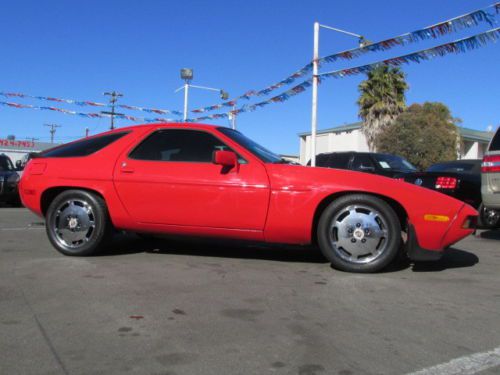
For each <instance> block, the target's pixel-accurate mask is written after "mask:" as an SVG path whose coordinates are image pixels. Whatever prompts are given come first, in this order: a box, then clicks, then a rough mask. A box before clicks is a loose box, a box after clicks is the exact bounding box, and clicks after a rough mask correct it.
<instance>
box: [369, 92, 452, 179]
mask: <svg viewBox="0 0 500 375" xmlns="http://www.w3.org/2000/svg"><path fill="white" fill-rule="evenodd" d="M457 121H459V120H458V119H456V118H453V117H452V116H451V113H450V110H449V109H448V107H447V106H446V105H444V104H442V103H429V102H426V103H424V104H423V105H420V104H412V105H411V106H410V107H408V109H407V110H406V111H405V112H403V113H402V114H401V115H399V117H398V118H397V119H396V121H395V122H394V123H393V124H392V125H391V126H389V127H386V128H384V129H383V130H382V132H381V133H380V134H379V135H378V137H377V139H376V145H377V149H378V151H380V152H387V153H390V154H396V155H400V156H403V157H404V158H406V159H407V160H408V161H410V162H411V163H412V164H413V165H415V166H416V167H418V168H420V169H425V168H427V167H429V166H430V165H431V164H434V163H437V162H441V161H446V160H455V159H456V158H457V148H458V145H459V133H458V128H457V126H456V125H455V124H456V122H457Z"/></svg>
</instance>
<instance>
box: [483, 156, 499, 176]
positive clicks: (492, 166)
mask: <svg viewBox="0 0 500 375" xmlns="http://www.w3.org/2000/svg"><path fill="white" fill-rule="evenodd" d="M481 172H483V173H491V172H500V155H490V156H485V157H483V163H482V164H481Z"/></svg>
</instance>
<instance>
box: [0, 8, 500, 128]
mask: <svg viewBox="0 0 500 375" xmlns="http://www.w3.org/2000/svg"><path fill="white" fill-rule="evenodd" d="M492 9H493V10H494V13H490V11H491V10H492ZM498 14H500V2H497V3H495V4H493V5H490V6H488V7H486V8H484V9H480V10H476V11H474V12H470V13H467V14H465V15H462V16H459V17H455V18H452V19H450V20H447V21H443V22H440V23H437V24H435V25H432V26H428V27H426V28H423V29H420V30H416V31H413V32H410V33H406V34H402V35H399V36H396V37H394V38H390V39H386V40H383V41H380V42H377V43H373V44H370V45H367V46H364V47H359V48H354V49H351V50H347V51H343V52H339V53H335V54H332V55H329V56H326V57H323V58H320V59H319V61H318V62H319V63H320V64H321V63H331V62H335V61H337V60H339V59H344V60H352V59H354V58H357V57H359V56H361V55H363V54H365V53H368V52H377V51H385V50H388V49H391V48H393V47H396V46H405V45H407V44H411V43H415V42H418V41H421V40H426V39H435V38H438V37H440V36H443V35H446V34H450V33H452V32H456V31H459V30H462V29H464V28H469V27H473V26H477V25H479V24H480V23H483V22H485V23H487V24H489V25H494V24H496V19H495V16H496V15H498ZM499 38H500V28H494V29H491V30H488V31H486V32H483V33H480V34H477V35H474V36H471V37H468V38H463V39H459V40H456V41H454V42H450V43H446V44H442V45H439V46H436V47H433V48H429V49H425V50H421V51H417V52H414V53H410V54H406V55H402V56H398V57H394V58H391V59H387V60H384V61H380V62H376V63H372V64H367V65H362V66H357V67H353V68H347V69H342V70H336V71H331V72H327V73H322V74H319V77H320V78H342V77H346V76H352V75H356V74H361V73H367V72H369V71H370V70H372V69H374V68H375V67H377V66H380V65H391V66H400V65H403V64H409V63H412V62H414V63H420V62H422V61H426V60H429V59H432V58H435V57H440V56H445V55H447V54H450V53H456V54H457V53H465V52H467V51H469V50H473V49H477V48H480V47H482V46H484V45H485V44H487V43H490V42H496V41H497V40H498V39H499ZM312 68H313V63H312V62H311V63H309V64H307V65H305V66H304V67H303V68H301V69H299V70H297V71H296V72H294V73H293V74H292V75H290V76H289V77H287V78H285V79H284V80H281V81H279V82H277V83H275V84H273V85H270V86H268V87H266V88H265V89H262V90H259V91H254V90H251V91H247V92H246V93H245V94H243V95H240V96H238V97H236V98H234V99H232V100H230V101H227V102H224V103H220V104H216V105H212V106H207V107H204V108H198V109H194V110H192V112H194V113H204V112H208V111H213V110H216V109H221V108H223V107H233V109H232V110H230V111H229V112H227V113H215V114H211V115H205V116H201V117H198V118H195V119H190V120H188V121H190V122H195V121H204V120H213V119H221V118H227V117H229V116H231V115H237V114H239V113H243V112H252V111H255V110H256V109H258V108H262V107H264V106H266V105H269V104H271V103H280V102H284V101H286V100H288V99H290V98H291V97H293V96H296V95H298V94H300V93H302V92H304V91H306V89H307V88H308V87H310V86H311V85H312V78H310V79H307V80H305V81H303V82H301V83H300V84H298V85H295V86H294V87H292V88H290V89H289V90H287V91H285V92H283V93H281V94H279V95H276V96H274V97H271V98H270V99H268V100H264V101H261V102H259V103H255V104H252V105H247V104H245V105H243V106H241V107H240V108H238V109H235V108H234V107H235V106H236V104H237V102H238V100H240V99H246V100H249V99H250V98H252V97H254V96H257V97H259V96H267V95H269V94H270V93H271V92H273V91H275V90H277V89H279V88H281V87H283V86H285V85H290V84H292V83H294V82H295V81H296V80H297V79H299V78H300V77H303V76H305V75H306V74H308V73H310V72H311V71H312ZM0 96H4V97H6V98H31V99H37V100H44V101H52V102H59V103H68V104H74V105H78V106H92V107H108V106H109V104H104V103H98V102H93V101H81V100H73V99H61V98H56V97H48V96H33V95H27V94H22V93H12V92H0ZM0 105H2V106H8V107H11V108H24V109H35V110H50V111H57V112H60V113H64V114H68V115H76V116H80V117H86V118H104V117H110V116H111V115H110V114H105V113H82V112H76V111H71V110H67V109H62V108H56V107H51V106H35V105H28V104H19V103H12V102H6V101H0ZM116 107H118V108H123V109H128V110H137V111H142V112H148V113H156V114H173V115H176V116H180V115H182V113H181V112H180V111H175V110H166V109H156V108H144V107H139V106H132V105H126V104H116ZM114 116H115V118H118V119H125V120H129V121H134V122H173V121H176V120H172V119H170V118H143V117H135V116H129V115H124V114H115V115H114Z"/></svg>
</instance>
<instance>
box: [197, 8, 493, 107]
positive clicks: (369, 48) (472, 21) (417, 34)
mask: <svg viewBox="0 0 500 375" xmlns="http://www.w3.org/2000/svg"><path fill="white" fill-rule="evenodd" d="M491 10H495V12H494V13H493V14H492V13H490V12H491ZM499 13H500V2H497V3H495V4H492V5H490V6H488V7H485V8H483V9H479V10H476V11H473V12H470V13H467V14H464V15H462V16H458V17H455V18H452V19H449V20H446V21H443V22H439V23H437V24H435V25H432V26H428V27H424V28H422V29H419V30H415V31H412V32H409V33H405V34H401V35H399V36H396V37H394V38H389V39H385V40H382V41H380V42H376V43H372V44H369V45H366V46H363V47H358V48H354V49H350V50H347V51H342V52H338V53H335V54H332V55H328V56H325V57H322V58H320V59H319V60H318V63H319V64H320V65H321V64H324V63H332V62H335V61H337V60H352V59H354V58H357V57H360V56H361V55H364V54H366V53H369V52H379V51H387V50H389V49H391V48H393V47H397V46H406V45H408V44H411V43H416V42H419V41H423V40H428V39H436V38H438V37H441V36H444V35H447V34H451V33H453V32H458V31H460V30H463V29H465V28H470V27H474V26H478V25H479V24H481V23H483V22H485V23H487V24H489V25H490V26H491V27H493V26H494V25H495V24H496V19H495V16H496V15H497V14H499ZM312 69H313V63H312V62H310V63H309V64H307V65H305V66H304V67H302V68H301V69H299V70H297V71H296V72H294V73H292V74H291V75H290V76H288V77H287V78H285V79H283V80H281V81H279V82H277V83H275V84H272V85H270V86H268V87H266V88H264V89H262V90H258V91H255V90H251V91H247V92H246V93H244V94H243V95H240V96H238V97H235V98H233V99H231V100H229V101H227V102H224V103H219V104H215V105H210V106H206V107H203V108H197V109H193V110H192V111H191V112H193V113H204V112H210V111H214V110H217V109H221V108H223V107H233V106H234V105H235V104H236V103H237V102H238V101H239V100H241V99H246V100H248V99H250V98H251V97H253V96H266V95H268V94H270V93H271V92H273V91H275V90H277V89H279V88H281V87H283V86H285V85H289V84H292V83H293V82H295V81H296V80H297V79H299V78H301V77H303V76H305V75H306V74H308V73H310V72H311V71H312Z"/></svg>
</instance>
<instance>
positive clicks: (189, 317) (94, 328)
mask: <svg viewBox="0 0 500 375" xmlns="http://www.w3.org/2000/svg"><path fill="white" fill-rule="evenodd" d="M499 271H500V231H482V232H480V233H478V235H476V236H471V237H468V238H466V239H465V240H463V241H461V242H459V243H458V244H456V245H455V246H454V247H453V248H452V249H450V250H449V251H448V252H447V254H446V255H445V257H444V258H443V260H442V261H440V262H437V263H432V264H417V265H412V264H407V263H404V262H403V263H399V264H397V265H396V266H394V267H392V268H390V269H388V270H386V271H385V272H381V273H378V274H372V275H359V274H349V273H343V272H340V271H336V270H334V269H332V268H331V267H330V266H329V264H328V263H327V262H326V261H325V260H324V258H323V257H322V256H321V254H320V253H319V252H318V251H317V250H315V249H313V248H301V247H283V246H262V245H256V244H241V243H234V242H217V241H206V240H203V241H201V240H196V241H194V240H191V241H187V240H180V239H162V240H144V239H141V238H139V237H136V236H135V235H119V236H117V238H116V239H115V241H114V242H113V244H112V245H111V246H110V247H109V249H108V250H107V252H106V253H105V254H103V255H101V256H96V257H87V258H75V257H66V256H63V255H61V254H59V253H57V252H56V251H55V250H54V249H53V248H52V247H51V245H50V243H49V241H48V240H47V237H46V234H45V230H44V227H43V220H42V219H40V218H38V217H36V216H34V215H33V214H31V213H30V212H29V211H27V210H26V209H21V208H0V374H51V375H52V374H162V375H174V374H177V375H180V374H203V375H210V374H214V375H221V374H300V375H313V374H318V375H331V374H336V375H355V374H356V375H357V374H361V375H363V374H384V375H385V374H408V373H414V372H417V371H424V372H421V373H422V374H423V373H425V374H427V373H431V372H425V371H427V370H422V369H426V368H430V367H431V368H432V367H433V366H438V365H440V364H443V363H447V362H449V361H451V360H453V359H455V358H461V357H465V358H470V357H469V356H471V355H474V353H478V352H488V351H492V350H494V349H495V348H498V347H500V272H499ZM494 355H495V354H494V353H493V357H494ZM490 357H491V356H490ZM476 362H477V361H476ZM479 370H481V371H479ZM479 370H478V371H479V372H478V371H476V372H475V373H480V374H499V373H500V366H495V365H491V363H490V366H489V367H483V368H479ZM440 372H441V373H443V372H442V371H440ZM458 373H459V372H456V374H458ZM472 373H474V372H460V374H472ZM450 374H451V372H450ZM453 374H455V373H453Z"/></svg>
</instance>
